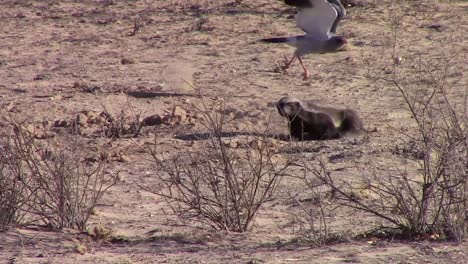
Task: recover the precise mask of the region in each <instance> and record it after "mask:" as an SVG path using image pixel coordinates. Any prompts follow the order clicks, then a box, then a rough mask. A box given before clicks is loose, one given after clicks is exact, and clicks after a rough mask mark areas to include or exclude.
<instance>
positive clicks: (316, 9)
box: [296, 0, 338, 39]
mask: <svg viewBox="0 0 468 264" xmlns="http://www.w3.org/2000/svg"><path fill="white" fill-rule="evenodd" d="M309 2H310V3H311V5H312V7H299V8H298V9H299V12H298V13H297V15H296V24H297V27H299V28H300V29H302V30H303V31H304V32H306V33H307V34H309V35H311V36H312V37H314V38H317V39H328V36H329V33H330V29H331V27H332V25H333V23H334V22H335V20H336V18H337V17H338V12H337V11H336V10H335V8H333V6H332V5H331V4H330V3H329V2H328V1H327V0H309Z"/></svg>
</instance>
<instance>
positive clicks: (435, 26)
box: [428, 23, 444, 32]
mask: <svg viewBox="0 0 468 264" xmlns="http://www.w3.org/2000/svg"><path fill="white" fill-rule="evenodd" d="M428 28H430V29H434V30H435V31H437V32H441V31H442V30H444V25H442V24H439V23H434V24H431V25H429V26H428Z"/></svg>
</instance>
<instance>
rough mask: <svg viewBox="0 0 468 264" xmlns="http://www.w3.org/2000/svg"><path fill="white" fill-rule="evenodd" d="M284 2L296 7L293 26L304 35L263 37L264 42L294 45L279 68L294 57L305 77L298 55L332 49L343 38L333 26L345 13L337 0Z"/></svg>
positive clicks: (339, 45) (287, 65)
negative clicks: (291, 53) (292, 50)
mask: <svg viewBox="0 0 468 264" xmlns="http://www.w3.org/2000/svg"><path fill="white" fill-rule="evenodd" d="M285 4H287V5H291V6H295V7H297V8H298V13H297V15H296V25H297V27H299V28H300V29H302V30H303V31H304V32H305V33H306V34H305V35H299V36H293V37H280V38H266V39H262V41H264V42H268V43H286V44H289V45H292V46H295V47H296V51H295V52H294V56H293V57H292V59H291V60H289V61H288V62H286V64H285V66H284V67H283V69H285V70H286V69H287V68H289V66H290V65H291V63H292V62H293V61H294V59H295V58H298V60H299V62H300V63H301V66H302V68H303V70H304V79H307V78H309V72H308V70H307V69H306V67H305V66H304V64H303V62H302V59H301V57H302V56H304V55H305V54H309V53H315V54H320V53H329V52H335V51H337V50H339V49H340V48H341V47H343V46H344V45H345V44H346V43H347V41H346V39H345V38H344V37H342V36H338V35H336V29H337V27H338V24H339V23H340V21H341V19H343V17H344V16H346V10H345V8H344V6H343V5H342V4H341V2H340V0H285Z"/></svg>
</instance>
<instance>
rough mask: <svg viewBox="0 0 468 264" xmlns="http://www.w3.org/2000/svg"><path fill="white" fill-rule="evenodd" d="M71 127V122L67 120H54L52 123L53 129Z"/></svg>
mask: <svg viewBox="0 0 468 264" xmlns="http://www.w3.org/2000/svg"><path fill="white" fill-rule="evenodd" d="M69 126H71V122H70V121H68V120H56V121H55V122H54V127H69Z"/></svg>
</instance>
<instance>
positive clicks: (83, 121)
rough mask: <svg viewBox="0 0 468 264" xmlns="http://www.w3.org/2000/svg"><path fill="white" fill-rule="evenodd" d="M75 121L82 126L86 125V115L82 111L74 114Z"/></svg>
mask: <svg viewBox="0 0 468 264" xmlns="http://www.w3.org/2000/svg"><path fill="white" fill-rule="evenodd" d="M76 123H77V124H78V125H80V126H82V127H86V125H87V124H88V117H87V116H86V115H85V114H83V113H79V114H78V115H77V116H76Z"/></svg>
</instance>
